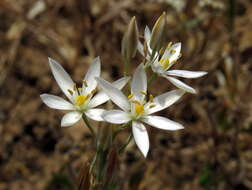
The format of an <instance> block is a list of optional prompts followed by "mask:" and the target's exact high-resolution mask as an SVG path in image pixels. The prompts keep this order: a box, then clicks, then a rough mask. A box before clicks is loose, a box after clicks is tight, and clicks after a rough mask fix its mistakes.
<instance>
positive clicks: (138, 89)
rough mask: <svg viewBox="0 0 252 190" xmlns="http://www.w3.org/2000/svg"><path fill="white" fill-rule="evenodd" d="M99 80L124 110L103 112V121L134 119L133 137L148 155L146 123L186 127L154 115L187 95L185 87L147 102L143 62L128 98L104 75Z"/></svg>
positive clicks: (164, 126)
mask: <svg viewBox="0 0 252 190" xmlns="http://www.w3.org/2000/svg"><path fill="white" fill-rule="evenodd" d="M96 79H97V81H98V84H99V85H100V87H101V88H102V89H103V91H104V92H105V93H106V94H107V95H108V96H109V97H110V99H111V100H112V101H113V102H114V103H115V104H116V105H117V106H118V107H119V108H121V110H111V111H106V112H104V114H103V118H104V120H105V121H107V122H110V123H114V124H124V123H129V122H132V133H133V137H134V139H135V142H136V144H137V146H138V147H139V149H140V151H141V152H142V153H143V155H144V156H145V157H146V156H147V153H148V151H149V137H148V133H147V130H146V128H145V126H144V124H143V123H146V124H148V125H151V126H153V127H156V128H159V129H165V130H178V129H183V126H182V125H181V124H179V123H177V122H174V121H171V120H169V119H167V118H165V117H161V116H152V115H151V114H153V113H155V112H158V111H161V110H163V109H165V108H167V107H169V106H170V105H172V104H173V103H175V102H176V101H177V100H178V99H179V98H180V97H181V96H182V95H183V94H184V90H173V91H170V92H167V93H164V94H162V95H159V96H157V97H155V98H153V96H151V95H150V97H149V98H148V101H146V98H147V97H146V95H147V78H146V73H145V71H144V68H143V65H140V66H139V67H138V68H137V69H136V71H135V73H134V76H133V79H132V82H131V94H130V95H129V96H128V98H127V97H126V96H125V95H124V94H123V93H122V92H121V91H120V90H118V89H117V88H115V87H114V86H113V85H112V84H111V83H109V82H107V81H105V80H103V79H101V78H96Z"/></svg>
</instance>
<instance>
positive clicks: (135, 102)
mask: <svg viewBox="0 0 252 190" xmlns="http://www.w3.org/2000/svg"><path fill="white" fill-rule="evenodd" d="M131 102H132V103H133V104H137V105H141V104H140V102H138V101H136V100H133V101H131Z"/></svg>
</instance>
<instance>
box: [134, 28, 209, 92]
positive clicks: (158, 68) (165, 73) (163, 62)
mask: <svg viewBox="0 0 252 190" xmlns="http://www.w3.org/2000/svg"><path fill="white" fill-rule="evenodd" d="M150 37H151V32H150V30H149V28H148V27H146V28H145V33H144V38H145V41H146V46H147V48H146V50H147V55H145V51H144V47H143V45H142V44H141V43H140V42H139V43H138V50H139V52H140V53H141V54H142V55H143V56H145V57H146V59H147V61H148V63H147V64H148V65H151V68H152V70H153V72H155V73H157V74H158V75H159V76H162V77H164V78H166V79H167V80H169V81H170V82H171V83H172V84H173V85H175V86H176V87H177V88H180V89H183V90H185V91H187V92H189V93H193V94H195V93H196V90H195V89H193V88H192V87H190V86H188V85H187V84H185V83H183V82H182V81H180V80H178V79H176V78H174V77H183V78H198V77H202V76H204V75H206V74H207V72H203V71H187V70H169V69H170V68H171V67H172V66H173V65H174V64H175V63H176V62H177V60H178V59H179V58H180V56H181V53H180V51H181V43H176V44H173V45H172V44H169V45H168V46H167V48H166V49H165V51H164V54H163V55H162V56H160V55H159V54H158V53H157V52H156V53H155V54H154V55H153V56H152V53H153V52H152V49H151V48H150V45H149V43H150ZM152 57H153V58H152Z"/></svg>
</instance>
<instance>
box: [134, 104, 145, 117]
mask: <svg viewBox="0 0 252 190" xmlns="http://www.w3.org/2000/svg"><path fill="white" fill-rule="evenodd" d="M135 111H136V114H137V115H141V114H143V113H144V106H143V105H141V104H136V107H135Z"/></svg>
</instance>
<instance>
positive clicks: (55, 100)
mask: <svg viewBox="0 0 252 190" xmlns="http://www.w3.org/2000/svg"><path fill="white" fill-rule="evenodd" d="M163 19H164V15H162V16H161V17H160V19H159V20H158V21H157V23H156V24H155V26H154V28H153V30H152V32H151V31H150V29H149V28H148V27H146V29H145V33H144V44H142V43H141V42H140V41H139V40H138V29H137V26H136V23H135V18H134V19H133V20H132V22H131V24H130V26H131V27H132V28H131V29H128V32H127V34H126V35H125V38H124V47H123V55H125V62H126V66H127V64H129V62H130V59H131V58H132V57H133V56H134V55H135V51H136V50H138V51H139V52H140V54H142V55H143V56H144V59H145V60H144V63H141V64H139V65H138V67H137V68H136V70H135V72H134V74H133V76H132V79H131V81H130V77H129V76H125V77H123V78H121V79H119V80H117V81H115V82H112V83H111V82H108V81H106V80H104V79H102V78H101V77H100V74H101V63H100V58H99V57H97V58H95V59H94V61H93V63H92V64H91V66H90V68H89V69H88V71H87V73H86V76H85V77H84V79H83V84H82V86H81V87H80V88H78V87H77V85H76V84H75V83H74V82H73V81H72V79H71V78H70V76H69V75H68V74H67V72H66V71H65V70H64V69H63V67H62V66H61V65H60V64H59V63H57V62H56V61H54V60H53V59H51V58H49V65H50V68H51V71H52V73H53V76H54V78H55V80H56V82H57V83H58V85H59V87H60V88H61V90H62V91H63V92H64V94H65V95H66V97H67V98H68V100H69V101H67V100H64V99H62V98H60V97H58V96H54V95H50V94H42V95H41V99H42V101H43V102H44V103H45V104H46V105H47V106H49V107H50V108H54V109H60V110H69V111H70V112H69V113H67V114H65V115H64V116H63V118H62V120H61V126H62V127H66V126H71V125H73V124H75V123H76V122H78V121H79V120H80V119H81V118H83V119H84V121H87V118H86V117H88V118H90V119H92V120H96V121H103V122H108V123H113V124H122V126H132V135H133V137H134V140H135V142H136V145H137V146H138V148H139V149H140V151H141V152H142V154H143V155H144V156H145V157H146V156H147V153H148V151H149V137H148V133H147V129H146V126H145V124H147V125H150V126H152V127H156V128H159V129H164V130H179V129H183V126H182V125H181V124H179V123H177V122H175V121H172V120H170V119H168V118H165V117H162V116H156V115H152V114H154V113H156V112H158V111H161V110H164V109H166V108H168V107H169V106H171V105H172V104H174V103H175V102H176V101H177V100H179V99H180V98H181V97H182V96H183V95H184V94H185V93H186V92H189V93H196V90H195V89H193V88H192V87H190V86H188V85H187V84H185V83H183V82H182V81H180V80H178V79H177V78H175V77H183V78H198V77H201V76H203V75H205V74H206V72H202V71H187V70H171V67H172V66H173V65H175V64H176V63H177V61H178V59H179V58H180V57H181V43H175V44H172V43H168V45H161V44H162V43H161V42H162V39H163V38H162V33H163V32H164V30H163V29H162V26H164V24H165V20H163ZM131 36H133V38H132V39H131ZM136 40H137V42H136ZM131 41H132V43H131ZM132 44H133V45H132ZM148 68H151V70H152V72H153V74H154V76H161V77H164V78H165V79H167V80H168V81H169V82H171V83H172V84H173V85H174V86H176V87H177V88H178V89H176V90H172V91H169V92H166V93H163V94H161V95H158V96H156V97H154V96H153V95H151V94H149V93H148V76H147V74H146V70H147V69H148ZM128 81H130V89H129V91H130V92H129V93H127V94H126V95H125V93H124V92H123V91H122V89H123V87H124V86H126V84H127V83H128ZM97 86H99V87H100V89H101V90H100V91H97ZM108 100H111V101H112V102H113V103H114V104H115V105H116V106H117V107H118V108H120V109H113V110H105V109H102V108H96V107H97V106H100V105H102V104H104V103H105V102H107V101H108ZM86 124H87V123H86Z"/></svg>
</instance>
